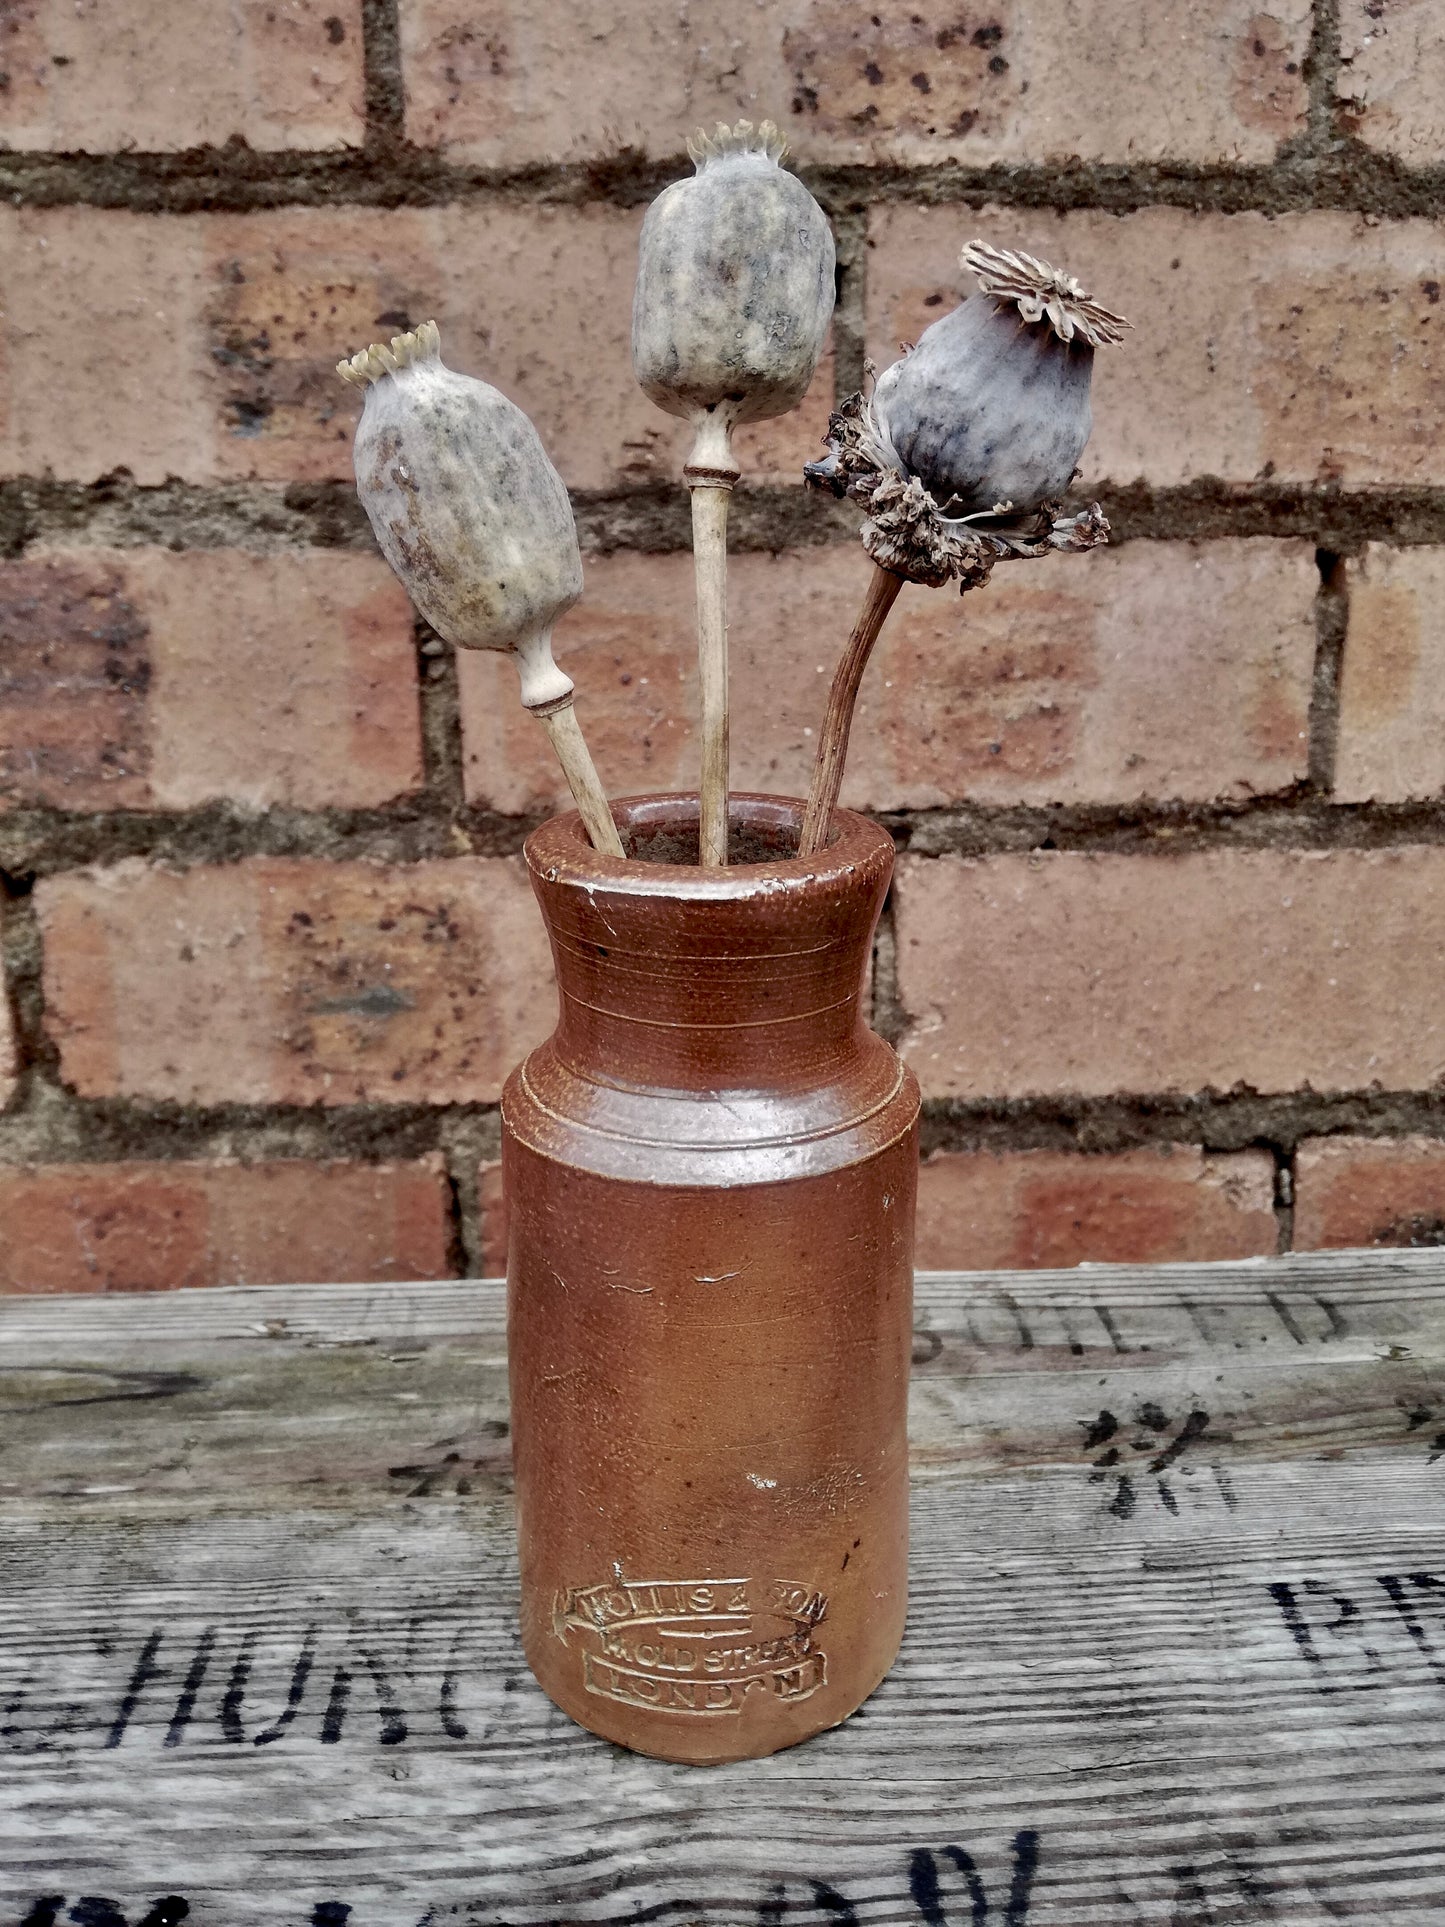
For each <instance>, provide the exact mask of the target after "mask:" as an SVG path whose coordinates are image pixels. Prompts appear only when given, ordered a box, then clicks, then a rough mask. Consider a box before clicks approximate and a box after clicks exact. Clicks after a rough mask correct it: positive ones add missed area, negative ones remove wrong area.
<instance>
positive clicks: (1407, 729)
mask: <svg viewBox="0 0 1445 1927" xmlns="http://www.w3.org/2000/svg"><path fill="white" fill-rule="evenodd" d="M1348 582H1349V593H1350V605H1349V610H1350V612H1349V628H1348V632H1347V634H1346V638H1345V655H1344V667H1343V671H1342V673H1341V678H1340V724H1339V741H1338V746H1337V750H1336V756H1335V794H1336V795H1337V796H1339V797H1341V798H1343V799H1344V800H1345V801H1347V802H1368V801H1369V800H1371V799H1377V800H1378V801H1380V802H1387V803H1397V802H1404V801H1406V800H1408V799H1409V798H1411V797H1421V796H1434V795H1438V794H1439V792H1440V791H1441V789H1442V788H1445V550H1441V549H1390V548H1386V547H1385V546H1384V545H1383V544H1381V543H1378V542H1372V543H1370V545H1369V546H1368V548H1367V549H1366V551H1365V554H1364V555H1363V557H1361V558H1359V559H1358V560H1352V561H1351V562H1350V564H1349V575H1348Z"/></svg>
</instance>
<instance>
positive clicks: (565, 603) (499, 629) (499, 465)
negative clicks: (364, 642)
mask: <svg viewBox="0 0 1445 1927" xmlns="http://www.w3.org/2000/svg"><path fill="white" fill-rule="evenodd" d="M337 373H338V374H339V375H340V376H341V377H342V379H343V380H345V381H349V382H352V383H354V384H355V385H357V386H358V387H364V388H365V389H366V405H365V408H364V410H363V412H362V417H361V424H360V426H359V427H358V429H357V431H356V445H355V451H354V460H355V466H356V486H357V492H358V493H359V495H360V497H361V501H362V506H363V507H364V508H365V510H366V513H367V517H368V519H369V520H370V522H371V526H372V529H373V530H374V531H375V534H376V539H377V542H378V543H379V544H380V547H381V552H382V554H383V555H384V556H385V557H386V559H387V561H388V562H389V563H390V564H391V566H392V568H393V570H394V571H395V572H396V574H397V576H398V577H399V578H400V579H401V581H402V583H403V584H404V586H405V587H406V589H407V592H408V593H409V594H410V596H411V599H412V601H413V602H414V603H415V604H416V607H417V608H418V609H419V610H420V611H421V613H422V615H423V616H425V618H426V620H427V621H428V622H429V623H430V624H431V625H432V627H433V628H434V629H435V630H436V632H437V634H438V635H439V636H442V637H444V638H445V639H446V641H448V642H450V643H453V644H455V645H456V646H457V647H458V648H462V649H500V650H505V651H508V652H509V653H511V654H512V655H514V656H515V658H516V661H517V668H518V672H519V674H520V676H521V679H522V701H523V703H524V704H525V705H526V707H527V708H529V709H540V708H544V707H549V706H552V705H554V704H557V703H559V702H562V701H564V700H565V699H566V698H567V697H568V696H569V695H570V693H571V690H572V680H571V678H570V677H569V676H566V675H564V674H563V672H562V671H561V670H560V669H559V668H558V667H557V665H556V664H555V663H554V662H553V660H552V642H551V632H552V625H553V623H554V622H555V621H556V620H557V618H558V616H560V615H561V614H562V613H563V612H564V611H565V610H567V609H570V608H571V607H572V604H573V603H574V602H576V601H577V600H578V599H579V597H580V596H581V594H582V558H581V556H580V555H579V553H578V549H577V529H576V524H575V523H574V522H573V519H572V506H571V503H570V502H569V501H568V499H567V490H566V488H565V487H564V485H563V482H562V478H561V476H560V475H559V474H558V473H557V471H556V469H555V468H553V466H552V464H551V462H550V461H549V460H548V459H547V451H546V450H545V449H544V448H543V446H542V441H541V437H540V436H539V435H538V433H537V431H536V429H535V428H534V427H533V426H532V423H531V422H530V421H529V420H528V418H527V417H526V416H525V415H524V414H523V413H522V411H521V409H520V408H518V407H517V405H516V404H515V402H510V401H508V400H507V398H506V396H505V395H503V394H500V393H499V392H498V391H497V390H496V389H495V388H492V387H489V386H488V384H487V383H486V382H484V381H477V380H474V379H473V378H472V377H471V376H470V375H459V374H457V373H455V372H454V371H453V370H452V369H450V368H448V367H446V366H445V365H444V364H443V362H442V359H441V337H440V335H439V334H438V331H437V326H436V323H435V322H434V321H428V322H424V323H423V324H422V326H421V327H420V328H418V329H417V330H416V332H415V333H414V334H405V335H398V336H396V338H395V339H394V340H393V341H392V343H391V346H390V347H389V348H387V347H380V346H378V347H372V348H368V349H365V350H364V351H363V352H362V353H361V354H359V355H354V356H353V357H352V358H351V359H350V360H349V361H343V362H340V363H338V364H337Z"/></svg>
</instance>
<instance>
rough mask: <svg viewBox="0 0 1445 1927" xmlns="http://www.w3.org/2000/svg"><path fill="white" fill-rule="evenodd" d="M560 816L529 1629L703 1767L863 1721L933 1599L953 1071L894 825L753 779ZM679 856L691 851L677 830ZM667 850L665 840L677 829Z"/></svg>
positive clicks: (533, 1109)
mask: <svg viewBox="0 0 1445 1927" xmlns="http://www.w3.org/2000/svg"><path fill="white" fill-rule="evenodd" d="M614 812H615V814H616V816H617V819H618V823H619V828H620V829H621V831H622V837H623V843H624V847H626V848H627V849H628V850H629V852H630V854H629V857H628V858H627V859H625V860H619V859H616V858H612V857H607V856H603V855H600V854H599V853H598V852H596V851H595V850H593V849H592V848H591V846H590V844H589V843H588V842H587V840H586V835H585V832H584V831H583V829H582V826H581V823H580V821H579V819H578V818H577V817H576V816H575V815H569V816H565V817H560V818H557V819H554V820H553V821H552V822H550V823H547V824H545V825H544V826H543V827H542V828H541V829H540V830H538V831H536V832H535V833H534V834H533V835H532V837H531V838H529V840H528V843H527V862H528V865H529V867H530V870H531V876H532V882H533V885H534V888H535V890H536V893H537V897H538V900H539V902H540V904H541V908H542V914H543V917H544V919H545V921H546V925H547V930H548V934H549V937H550V939H551V944H552V951H553V957H554V960H555V963H556V970H557V981H558V991H559V1003H560V1015H559V1019H558V1025H557V1029H556V1031H555V1033H554V1035H553V1036H552V1037H551V1038H550V1039H549V1040H548V1041H547V1043H545V1044H543V1045H541V1046H540V1047H539V1048H538V1049H537V1050H535V1051H534V1052H533V1053H532V1054H531V1056H530V1057H529V1058H528V1059H527V1060H526V1062H525V1063H524V1064H522V1065H521V1066H520V1067H519V1068H518V1069H517V1070H516V1071H515V1072H514V1073H513V1074H512V1077H511V1078H510V1080H509V1081H508V1084H507V1088H506V1091H505V1093H504V1096H503V1100H502V1117H503V1157H504V1161H505V1177H506V1186H507V1195H508V1201H509V1217H510V1231H509V1247H508V1264H507V1280H508V1352H509V1359H510V1371H511V1387H512V1430H513V1451H514V1463H515V1469H516V1482H517V1517H518V1536H519V1546H520V1556H521V1586H522V1639H523V1645H524V1648H525V1651H526V1655H527V1659H528V1662H529V1664H530V1666H531V1668H532V1671H533V1672H534V1673H535V1674H536V1676H537V1679H538V1680H539V1681H540V1683H541V1684H542V1686H543V1687H544V1688H545V1690H546V1691H547V1693H548V1694H550V1696H551V1697H552V1699H554V1700H555V1701H556V1702H557V1704H558V1705H559V1706H561V1707H562V1708H563V1709H564V1710H565V1711H566V1712H567V1713H569V1714H571V1716H572V1717H573V1718H574V1719H575V1720H577V1721H579V1722H580V1723H581V1724H582V1725H583V1726H586V1727H589V1728H591V1730H592V1731H593V1732H596V1733H600V1734H602V1735H603V1736H604V1737H606V1738H607V1739H610V1740H614V1741H617V1742H618V1743H619V1744H621V1745H624V1746H628V1747H631V1748H634V1749H635V1750H637V1751H639V1752H643V1753H651V1754H655V1755H658V1756H659V1757H661V1758H664V1759H669V1760H679V1761H690V1762H694V1763H697V1764H708V1763H715V1762H719V1761H724V1760H733V1759H742V1758H747V1757H751V1756H755V1755H758V1754H763V1753H770V1752H774V1751H776V1750H777V1749H778V1748H780V1747H784V1746H789V1745H792V1744H794V1743H795V1742H797V1741H799V1740H802V1739H806V1738H807V1737H808V1736H809V1735H810V1734H812V1733H816V1732H818V1731H820V1730H821V1729H822V1728H824V1727H828V1726H834V1725H836V1724H837V1723H838V1722H839V1721H840V1720H843V1719H845V1718H846V1717H847V1716H848V1714H849V1713H851V1712H852V1711H853V1710H854V1708H855V1707H857V1706H858V1705H859V1704H860V1703H861V1702H862V1700H863V1699H865V1698H866V1697H867V1695H868V1694H869V1693H870V1692H871V1691H872V1690H873V1688H874V1687H875V1686H876V1685H877V1684H878V1682H879V1681H880V1680H881V1679H882V1677H883V1675H884V1674H885V1673H886V1672H887V1670H888V1668H889V1666H890V1665H891V1664H892V1661H893V1658H894V1656H895V1654H896V1652H897V1650H898V1643H899V1640H900V1638H901V1636H902V1631H903V1619H904V1612H905V1609H906V1603H907V1554H908V1457H907V1390H908V1365H909V1352H910V1342H911V1324H912V1264H913V1206H914V1193H915V1185H916V1168H917V1129H918V1089H917V1084H916V1082H915V1080H914V1078H913V1075H912V1073H911V1072H910V1071H909V1070H907V1068H906V1067H905V1066H903V1065H902V1064H901V1063H900V1062H899V1060H898V1058H897V1057H896V1056H895V1054H894V1053H893V1051H892V1050H891V1049H890V1048H889V1046H888V1045H887V1044H886V1043H885V1042H884V1041H883V1040H882V1039H881V1038H879V1037H877V1036H876V1035H875V1034H874V1033H873V1032H872V1031H871V1030H870V1029H869V1028H868V1026H867V1022H866V1013H865V997H866V984H867V972H868V962H869V957H870V953H871V945H872V936H873V930H874V926H875V924H876V922H877V918H878V913H879V910H880V908H881V906H882V902H883V897H884V893H885V891H886V889H887V886H888V880H889V877H890V875H891V872H892V864H893V847H892V843H891V841H890V839H889V838H888V837H887V835H886V834H885V833H884V832H883V831H882V830H881V829H879V827H878V826H877V825H876V824H874V823H871V822H870V821H868V820H867V819H866V818H864V817H860V816H855V815H853V814H852V813H851V812H847V811H839V812H838V813H837V816H836V818H835V825H836V829H837V834H836V835H835V837H834V840H833V842H832V843H831V844H830V846H829V847H828V849H827V850H825V851H824V852H822V853H821V854H820V855H818V856H815V857H809V858H798V857H796V856H792V855H790V854H788V853H789V852H791V851H793V850H796V848H797V840H798V831H799V827H800V823H801V815H802V808H801V805H800V804H798V803H797V802H795V801H792V800H790V799H784V798H766V797H743V796H735V797H733V798H732V823H733V832H734V838H735V840H737V839H738V838H739V837H741V839H742V846H743V852H744V854H745V855H746V856H749V857H751V858H755V859H758V860H751V861H745V862H742V863H735V864H734V865H733V866H732V867H730V868H728V869H726V870H717V869H713V870H704V869H701V868H699V867H697V866H696V863H695V855H694V860H693V861H691V862H687V861H684V862H677V861H669V860H665V859H666V858H668V857H669V856H671V857H676V855H677V854H678V852H679V850H681V851H682V852H683V853H685V854H686V853H688V852H689V850H690V852H691V853H695V852H696V848H697V799H696V797H681V796H661V797H645V798H639V799H634V800H632V801H630V802H625V803H620V804H616V805H614ZM659 858H662V859H664V860H658V859H659ZM649 859H651V860H649Z"/></svg>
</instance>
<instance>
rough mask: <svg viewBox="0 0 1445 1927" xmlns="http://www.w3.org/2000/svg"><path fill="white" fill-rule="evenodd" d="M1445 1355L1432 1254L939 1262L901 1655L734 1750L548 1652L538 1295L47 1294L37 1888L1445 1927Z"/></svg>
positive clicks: (763, 1916) (13, 1415) (15, 1540)
mask: <svg viewBox="0 0 1445 1927" xmlns="http://www.w3.org/2000/svg"><path fill="white" fill-rule="evenodd" d="M1442 1357H1445V1262H1442V1260H1441V1258H1440V1257H1439V1256H1438V1255H1436V1254H1433V1253H1429V1252H1422V1253H1399V1252H1392V1253H1388V1254H1379V1255H1376V1254H1358V1253H1354V1254H1330V1255H1327V1256H1320V1257H1313V1258H1305V1259H1291V1260H1284V1261H1277V1262H1270V1263H1267V1264H1252V1265H1233V1266H1180V1267H1166V1268H1157V1267H1156V1268H1150V1269H1140V1270H1117V1269H1112V1268H1105V1267H1099V1268H1085V1269H1082V1270H1080V1271H1071V1272H1063V1273H1028V1274H1019V1273H997V1274H989V1275H982V1274H980V1275H975V1276H972V1277H968V1276H959V1275H934V1276H925V1277H922V1278H920V1280H919V1287H918V1334H917V1339H916V1346H915V1361H916V1363H915V1378H914V1388H913V1405H912V1419H913V1423H912V1439H913V1461H914V1474H915V1486H914V1556H913V1563H912V1583H913V1605H912V1612H911V1617H910V1629H909V1634H908V1637H907V1639H906V1641H905V1644H904V1650H903V1656H902V1658H901V1660H900V1662H899V1664H898V1666H897V1668H896V1669H895V1671H894V1673H893V1674H892V1675H891V1676H890V1678H889V1680H888V1681H887V1682H886V1684H885V1685H884V1687H883V1688H882V1689H881V1690H880V1691H879V1693H878V1694H877V1695H875V1697H874V1698H873V1699H872V1700H871V1701H870V1702H869V1703H868V1705H867V1706H866V1708H865V1709H864V1711H863V1712H862V1714H861V1715H860V1716H858V1717H857V1718H855V1719H854V1720H852V1721H850V1722H849V1723H848V1724H847V1725H846V1726H844V1727H842V1728H840V1729H839V1730H838V1731H836V1732H834V1733H831V1734H828V1735H825V1736H824V1737H823V1738H822V1739H820V1740H817V1741H814V1742H813V1743H811V1744H810V1745H808V1746H806V1747H802V1748H799V1749H797V1750H796V1751H794V1752H791V1753H786V1754H781V1755H778V1756H776V1757H774V1758H773V1759H770V1760H765V1761H761V1762H751V1763H748V1764H745V1765H740V1766H736V1767H726V1768H719V1769H716V1770H713V1771H710V1772H698V1771H696V1770H693V1769H688V1768H683V1767H669V1766H664V1765H662V1764H660V1763H658V1762H655V1761H648V1760H642V1759H639V1758H636V1757H634V1756H631V1755H627V1754H623V1753H621V1752H618V1751H616V1750H615V1749H612V1748H610V1747H608V1746H606V1745H604V1744H603V1743H601V1742H599V1741H596V1740H594V1739H591V1738H590V1737H589V1736H588V1735H586V1734H584V1733H582V1732H581V1731H580V1730H578V1729H577V1728H575V1727H573V1726H572V1725H571V1724H570V1723H569V1722H568V1721H566V1720H565V1719H564V1718H563V1716H561V1715H560V1714H559V1713H557V1712H556V1711H555V1709H553V1708H552V1707H551V1706H550V1704H549V1703H548V1702H547V1701H546V1700H545V1699H544V1698H543V1697H542V1695H541V1694H540V1693H539V1692H538V1691H537V1690H536V1689H535V1687H534V1686H533V1685H532V1684H531V1682H530V1678H529V1675H528V1674H527V1673H526V1670H525V1668H524V1666H523V1664H522V1661H521V1656H520V1651H519V1648H518V1644H517V1640H516V1636H515V1632H514V1625H513V1622H514V1614H515V1606H516V1574H515V1567H514V1563H513V1559H512V1551H511V1529H512V1528H511V1509H510V1499H509V1492H508V1452H507V1435H506V1424H507V1412H506V1386H505V1349H504V1329H503V1318H502V1294H501V1289H500V1287H499V1286H497V1285H495V1284H485V1283H483V1284H477V1283H451V1284H435V1285H413V1286H394V1287H375V1288H367V1287H356V1286H344V1287H343V1286H317V1287H312V1288H285V1289H282V1288H275V1289H261V1290H250V1291H240V1290H237V1291H216V1292H193V1293H175V1294H165V1295H158V1296H155V1297H139V1298H124V1299H121V1298H89V1299H57V1298H33V1299H26V1298H19V1299H10V1300H5V1301H0V1510H3V1519H4V1527H3V1536H0V1922H6V1923H8V1922H9V1921H11V1920H14V1921H17V1922H19V1921H22V1920H28V1921H29V1922H30V1923H31V1927H46V1924H47V1923H51V1922H55V1921H64V1920H72V1921H75V1922H76V1923H78V1927H117V1924H118V1923H121V1922H123V1923H125V1924H126V1927H138V1924H139V1923H141V1922H148V1923H149V1924H150V1927H161V1923H162V1922H167V1923H169V1922H173V1921H178V1920H179V1919H180V1918H181V1917H182V1916H181V1914H180V1913H178V1912H177V1907H178V1906H179V1904H180V1903H181V1902H184V1904H185V1906H186V1907H187V1908H188V1909H189V1916H190V1918H191V1919H193V1920H196V1921H204V1922H215V1923H217V1927H220V1923H223V1922H225V1923H228V1924H229V1923H232V1922H250V1921H258V1922H268V1923H269V1922H287V1923H291V1922H295V1923H299V1924H301V1927H306V1924H307V1923H312V1922H316V1923H318V1927H342V1923H343V1922H345V1921H346V1920H348V1919H349V1920H350V1922H351V1923H352V1924H353V1927H373V1923H375V1924H376V1927H390V1924H391V1923H405V1924H406V1927H414V1924H415V1923H419V1922H421V1921H422V1920H423V1919H426V1920H428V1921H430V1922H441V1921H448V1920H455V1921H457V1922H459V1923H460V1922H463V1921H465V1922H470V1923H482V1924H483V1927H489V1924H491V1923H496V1924H498V1927H500V1923H503V1922H507V1923H511V1924H512V1927H523V1924H524V1923H528V1924H531V1923H537V1924H540V1923H544V1922H545V1923H553V1924H554V1927H560V1923H573V1922H575V1923H583V1922H586V1923H603V1922H606V1923H617V1924H618V1927H621V1923H623V1922H628V1923H634V1922H635V1923H644V1922H645V1923H652V1922H665V1923H675V1924H676V1927H684V1923H689V1922H706V1923H707V1927H734V1924H736V1927H742V1924H743V1923H747V1927H794V1923H810V1924H811V1923H838V1922H843V1923H846V1922H857V1923H867V1924H868V1927H874V1923H879V1924H881V1923H894V1922H909V1923H923V1924H924V1927H938V1923H945V1924H946V1927H955V1924H958V1927H962V1924H963V1923H977V1922H996V1923H1009V1924H1010V1927H1012V1924H1013V1923H1022V1922H1028V1923H1035V1924H1036V1927H1044V1924H1045V1923H1046V1924H1047V1927H1056V1924H1057V1927H1064V1924H1065V1923H1068V1924H1070V1927H1072V1923H1076V1922H1077V1923H1085V1922H1088V1923H1095V1922H1097V1923H1110V1927H1113V1924H1115V1923H1119V1924H1122V1927H1132V1923H1137V1922H1147V1923H1151V1927H1152V1924H1153V1923H1158V1924H1159V1927H1181V1924H1187V1927H1195V1924H1196V1923H1197V1924H1198V1927H1205V1924H1210V1927H1212V1924H1213V1923H1225V1922H1229V1923H1236V1922H1261V1923H1278V1922H1288V1923H1292V1924H1293V1927H1299V1924H1302V1923H1307V1922H1308V1923H1327V1922H1337V1921H1365V1920H1369V1921H1387V1922H1391V1923H1399V1922H1408V1923H1414V1922H1420V1923H1424V1922H1438V1921H1439V1920H1440V1919H1441V1918H1442V1917H1445V1811H1442V1807H1441V1802H1440V1773H1441V1769H1442V1766H1445V1740H1442V1738H1441V1725H1442V1713H1445V1524H1442V1517H1445V1515H1442V1509H1441V1501H1440V1496H1439V1495H1440V1485H1441V1480H1442V1478H1445V1376H1442ZM62 1896H63V1898H62ZM168 1901H169V1903H170V1904H169V1905H167V1904H166V1903H167V1902H168ZM346 1909H349V1910H350V1913H349V1915H348V1914H347V1913H346V1912H345V1911H343V1910H346Z"/></svg>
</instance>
